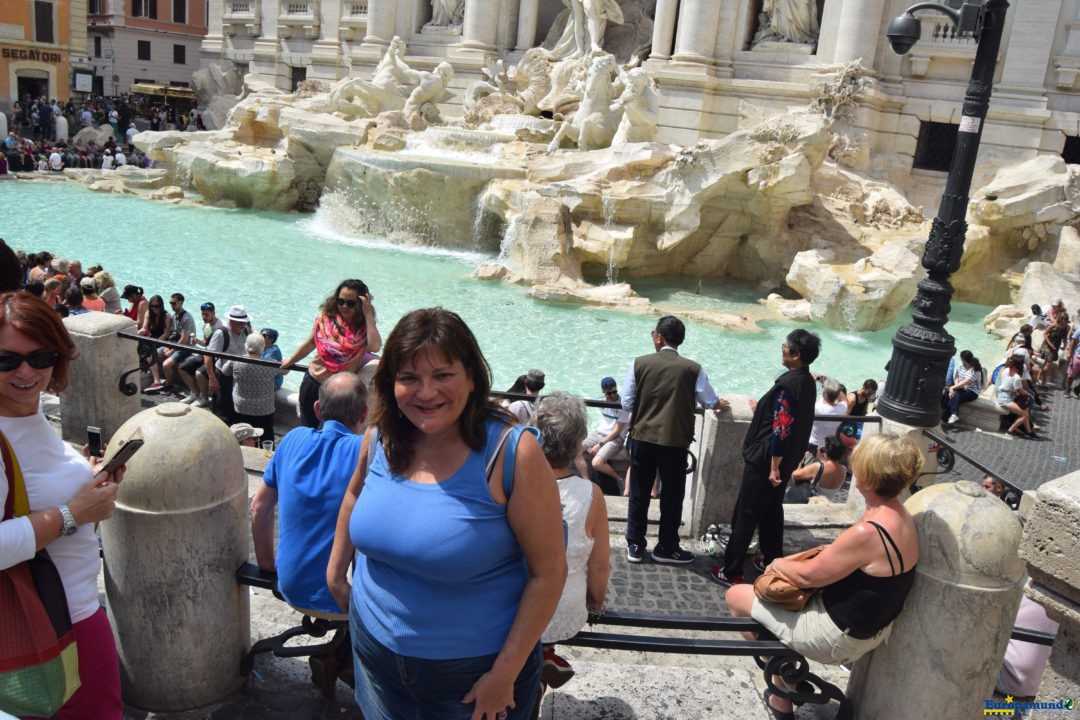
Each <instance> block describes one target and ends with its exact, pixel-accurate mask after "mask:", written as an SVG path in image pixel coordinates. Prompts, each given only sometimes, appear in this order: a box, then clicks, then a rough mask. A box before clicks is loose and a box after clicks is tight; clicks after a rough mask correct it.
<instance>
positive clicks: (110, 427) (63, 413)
mask: <svg viewBox="0 0 1080 720" xmlns="http://www.w3.org/2000/svg"><path fill="white" fill-rule="evenodd" d="M64 327H66V328H67V330H68V333H70V334H71V339H72V340H74V341H75V347H76V349H77V350H78V353H79V356H78V357H77V358H76V359H75V361H74V362H73V363H72V364H71V372H70V381H69V383H68V387H67V390H65V391H64V392H62V393H60V430H61V434H62V436H63V438H64V439H65V440H67V441H69V442H73V443H77V444H82V443H84V442H86V426H87V425H96V426H97V427H99V428H101V432H102V436H103V437H110V436H111V435H112V434H113V433H114V432H115V431H116V429H117V428H118V427H120V425H121V424H122V423H123V422H124V421H125V420H127V419H128V418H129V417H131V416H132V415H134V414H135V413H137V412H139V394H138V393H136V394H135V395H133V396H128V395H124V394H123V393H121V392H120V390H119V378H120V375H121V374H123V373H125V372H127V371H128V370H131V369H132V368H135V367H137V366H138V364H139V356H138V349H137V346H136V344H135V343H134V342H132V341H130V340H124V339H123V338H120V337H117V335H116V333H117V332H119V331H121V330H128V331H134V330H135V323H134V322H133V321H132V320H130V319H129V318H127V317H124V316H123V315H111V314H108V313H100V312H89V313H83V314H82V315H74V316H72V317H68V318H64ZM136 384H137V383H136Z"/></svg>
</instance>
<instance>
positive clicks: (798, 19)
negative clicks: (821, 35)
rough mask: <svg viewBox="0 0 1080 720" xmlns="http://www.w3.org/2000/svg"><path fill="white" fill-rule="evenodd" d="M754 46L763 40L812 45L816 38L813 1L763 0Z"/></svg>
mask: <svg viewBox="0 0 1080 720" xmlns="http://www.w3.org/2000/svg"><path fill="white" fill-rule="evenodd" d="M759 27H760V29H759V30H758V33H757V35H756V37H755V38H754V41H755V44H756V43H758V42H762V41H765V40H781V41H784V42H792V43H802V44H811V45H812V44H813V43H816V42H817V38H818V30H819V25H818V13H817V2H815V0H764V3H763V4H762V6H761V20H760V25H759Z"/></svg>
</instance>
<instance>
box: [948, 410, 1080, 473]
mask: <svg viewBox="0 0 1080 720" xmlns="http://www.w3.org/2000/svg"><path fill="white" fill-rule="evenodd" d="M1042 394H1043V397H1044V400H1045V402H1046V403H1047V404H1048V405H1049V406H1050V410H1049V411H1047V412H1040V411H1036V413H1035V423H1036V424H1037V425H1039V430H1038V434H1039V435H1040V437H1039V438H1038V439H1035V440H1029V439H1026V438H1016V437H1011V436H1009V435H1006V434H1004V433H988V432H979V431H977V430H974V429H972V428H968V427H963V426H959V425H958V426H957V427H956V428H952V429H946V431H945V437H946V439H948V440H949V442H951V443H953V444H954V445H956V447H957V448H959V449H960V451H961V452H963V453H965V454H967V455H970V456H971V457H974V458H975V459H976V460H978V461H979V462H980V463H982V464H983V465H985V466H987V467H988V468H990V469H992V470H995V471H996V472H998V473H999V474H1001V475H1002V476H1003V477H1004V478H1005V479H1006V480H1008V481H1009V482H1010V483H1012V484H1013V485H1016V486H1017V487H1019V488H1020V489H1021V490H1025V491H1026V490H1035V489H1036V488H1038V487H1039V486H1040V485H1042V484H1043V483H1044V482H1047V481H1049V480H1053V479H1055V478H1059V477H1061V476H1062V475H1065V474H1067V473H1071V472H1074V471H1076V470H1080V399H1076V398H1066V397H1065V393H1063V392H1062V391H1061V390H1060V389H1049V390H1046V391H1043V393H1042ZM982 475H983V473H982V472H981V471H980V470H979V469H978V468H976V467H974V466H972V465H970V464H969V463H967V462H966V461H965V460H963V459H962V458H959V457H958V458H957V459H956V465H955V467H954V468H953V471H952V472H951V473H949V474H948V475H946V476H945V479H946V480H948V481H950V482H955V481H956V480H976V481H978V480H979V479H981V478H982Z"/></svg>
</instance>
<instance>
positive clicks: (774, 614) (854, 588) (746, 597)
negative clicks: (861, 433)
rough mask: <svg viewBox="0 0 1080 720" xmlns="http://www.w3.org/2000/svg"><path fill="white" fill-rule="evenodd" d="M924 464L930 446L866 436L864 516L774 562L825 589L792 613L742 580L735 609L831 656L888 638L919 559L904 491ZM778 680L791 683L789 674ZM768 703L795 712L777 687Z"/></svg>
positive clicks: (856, 461)
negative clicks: (827, 540)
mask: <svg viewBox="0 0 1080 720" xmlns="http://www.w3.org/2000/svg"><path fill="white" fill-rule="evenodd" d="M922 466H923V454H922V452H921V451H920V450H919V448H918V447H917V446H916V445H915V443H913V442H911V440H909V439H907V438H903V437H898V436H896V435H871V436H869V437H866V438H863V440H862V442H860V443H859V445H858V446H857V447H856V448H855V452H854V453H853V454H852V456H851V469H852V473H853V474H854V476H855V481H854V482H853V483H852V487H854V488H857V489H858V491H859V492H861V493H862V495H863V497H864V498H865V499H866V512H865V513H864V514H863V516H862V518H860V519H859V521H858V522H856V523H855V524H854V525H852V526H851V527H849V528H848V529H847V530H845V531H844V532H842V533H840V535H839V536H838V537H837V538H836V540H835V541H834V542H833V543H832V544H831V545H829V546H828V547H826V548H825V550H824V551H822V552H821V554H819V555H818V556H817V557H815V558H813V559H812V560H808V561H805V562H798V561H795V560H790V559H788V558H780V559H778V560H775V561H774V562H773V563H772V564H771V565H770V569H771V570H772V571H773V572H775V573H776V574H778V575H780V576H781V577H782V578H784V579H786V580H788V581H789V582H791V583H792V584H793V585H795V586H797V587H801V588H821V591H820V592H818V593H817V594H815V595H814V597H813V598H812V599H811V600H810V602H809V603H808V604H807V605H806V607H805V608H804V609H803V610H801V611H799V612H791V611H788V610H783V609H781V608H778V607H776V606H775V605H769V604H767V603H763V602H762V601H760V600H758V599H757V598H756V597H755V596H754V588H753V586H752V585H749V584H740V585H734V586H732V587H731V588H730V589H729V590H728V591H727V603H728V608H729V609H730V610H731V614H732V615H735V616H746V615H751V616H752V617H753V618H754V619H755V620H757V621H758V622H760V623H761V624H762V625H763V626H764V627H765V628H766V629H767V630H769V631H770V632H772V633H773V634H774V635H776V636H777V638H779V639H780V641H781V642H783V643H784V644H785V645H787V646H789V647H791V648H792V649H793V650H795V651H796V652H798V653H800V654H802V655H804V656H806V657H807V658H808V659H811V660H817V661H818V662H823V663H831V664H836V663H841V662H850V661H853V660H855V659H856V658H858V657H859V656H861V655H863V654H865V653H866V652H869V651H870V650H872V649H873V648H874V647H876V646H877V645H879V644H881V643H882V642H884V640H885V639H886V638H887V637H888V631H889V629H890V627H891V625H892V622H893V620H895V619H896V617H897V616H898V615H899V614H900V611H901V610H902V609H903V606H904V600H905V599H906V598H907V594H908V592H909V591H910V590H911V585H912V582H913V581H914V579H915V565H916V563H918V561H919V540H918V536H917V534H916V530H915V523H914V521H913V520H912V518H911V515H910V514H908V512H907V510H906V509H905V508H904V506H903V504H901V502H900V499H899V495H900V493H901V492H902V491H903V490H904V489H905V488H907V487H908V486H909V485H910V484H911V483H912V482H914V480H915V478H916V477H918V475H919V472H920V471H921V470H922ZM751 635H752V634H748V637H750V639H753V638H752V636H751ZM773 680H774V682H776V683H777V684H778V685H779V686H781V687H786V686H785V685H783V682H782V679H781V678H779V677H777V676H774V678H773ZM765 704H766V705H767V706H768V708H769V710H770V711H771V712H772V714H773V715H774V716H775V717H776V718H778V719H780V720H786V719H787V718H789V717H792V716H791V712H792V708H791V703H790V702H788V701H786V700H784V699H782V698H779V697H776V696H773V695H772V693H770V692H769V691H766V694H765Z"/></svg>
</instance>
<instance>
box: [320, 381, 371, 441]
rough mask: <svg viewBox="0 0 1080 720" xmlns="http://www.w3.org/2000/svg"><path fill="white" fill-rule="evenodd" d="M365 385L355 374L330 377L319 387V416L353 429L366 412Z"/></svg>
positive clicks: (366, 390)
mask: <svg viewBox="0 0 1080 720" xmlns="http://www.w3.org/2000/svg"><path fill="white" fill-rule="evenodd" d="M367 404H368V389H367V384H366V383H365V382H364V381H363V380H361V379H360V377H359V376H358V375H357V374H356V373H351V372H340V373H334V374H333V375H331V376H330V377H329V378H328V379H327V381H326V382H324V383H323V384H322V385H321V386H320V387H319V416H320V417H321V418H322V419H323V420H337V421H338V422H339V423H341V424H342V425H345V426H346V427H350V428H351V427H353V426H354V425H356V423H358V422H360V420H361V419H363V417H364V414H365V413H366V412H367Z"/></svg>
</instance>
